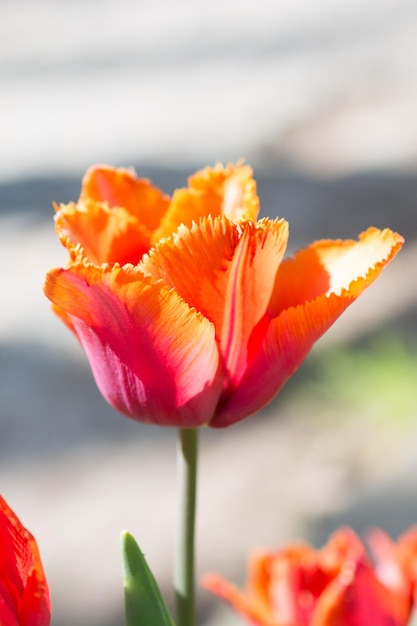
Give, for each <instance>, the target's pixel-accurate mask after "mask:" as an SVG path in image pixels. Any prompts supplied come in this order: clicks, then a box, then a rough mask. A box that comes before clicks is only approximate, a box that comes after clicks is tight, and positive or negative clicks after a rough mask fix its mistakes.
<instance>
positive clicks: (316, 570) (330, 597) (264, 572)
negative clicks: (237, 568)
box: [203, 529, 412, 626]
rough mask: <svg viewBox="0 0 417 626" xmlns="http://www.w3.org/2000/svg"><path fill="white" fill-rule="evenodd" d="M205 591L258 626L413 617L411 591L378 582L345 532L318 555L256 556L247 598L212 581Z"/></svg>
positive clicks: (343, 624) (326, 625) (399, 623)
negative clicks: (224, 601) (218, 597)
mask: <svg viewBox="0 0 417 626" xmlns="http://www.w3.org/2000/svg"><path fill="white" fill-rule="evenodd" d="M203 585H204V587H205V588H206V589H208V590H209V591H212V592H213V593H215V594H216V595H218V596H220V597H221V598H223V599H224V600H226V602H228V603H229V604H230V605H231V606H232V607H233V608H235V609H236V610H237V611H238V612H239V613H240V614H241V615H243V616H244V617H245V618H246V619H247V620H248V622H249V623H251V624H255V625H256V626H370V625H371V624H372V626H407V624H408V622H409V618H410V615H411V611H412V598H411V593H410V588H409V587H408V588H407V586H405V585H403V586H401V587H399V586H398V585H396V584H394V583H393V581H391V582H390V583H389V582H388V581H386V580H385V581H384V580H381V577H380V575H379V572H378V569H376V568H374V567H373V566H372V564H371V562H370V561H369V560H368V557H367V555H366V553H365V549H364V547H363V545H362V543H361V541H360V540H359V539H358V537H357V536H356V535H355V534H354V533H353V531H351V530H349V529H341V530H339V531H338V532H336V533H335V534H334V535H333V536H332V537H331V539H330V540H329V542H328V543H327V545H326V546H324V547H323V548H322V549H320V550H314V549H313V548H312V547H310V546H309V545H304V544H299V545H292V546H288V547H285V548H283V549H282V550H278V551H277V552H273V553H268V552H265V553H259V554H256V555H254V556H253V557H252V559H251V561H250V565H249V576H248V582H247V587H246V591H245V592H241V591H239V590H238V589H237V588H236V587H234V586H233V585H232V584H230V583H229V582H227V581H225V580H224V579H222V578H221V577H219V576H214V575H211V576H207V577H206V578H205V579H204V581H203Z"/></svg>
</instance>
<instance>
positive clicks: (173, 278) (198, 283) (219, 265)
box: [141, 217, 288, 381]
mask: <svg viewBox="0 0 417 626" xmlns="http://www.w3.org/2000/svg"><path fill="white" fill-rule="evenodd" d="M287 237H288V227H287V223H286V222H285V221H283V220H281V221H277V220H276V221H271V220H261V221H260V222H258V223H257V224H254V223H252V222H241V223H236V222H230V221H229V220H228V219H226V218H224V217H222V218H221V217H219V218H216V219H214V220H213V219H211V218H207V219H203V220H201V222H200V224H199V225H197V224H194V225H193V226H192V228H191V229H188V228H185V227H182V228H180V229H179V231H178V234H177V235H176V236H175V237H173V238H170V239H167V240H164V241H163V242H161V243H160V244H159V245H158V246H157V247H156V248H155V249H153V250H151V251H150V253H149V255H147V256H146V257H144V259H143V261H142V263H141V268H142V269H143V271H144V272H145V273H147V274H149V275H150V276H152V278H153V279H154V280H159V279H162V280H163V281H164V282H165V284H166V285H167V286H169V287H172V288H174V289H175V290H176V291H177V292H178V293H179V295H180V296H181V297H182V298H183V299H184V300H185V301H186V302H188V304H189V305H190V306H192V307H195V308H196V309H197V310H198V311H200V313H202V314H203V315H204V316H205V317H207V319H209V320H211V321H212V322H213V324H214V326H215V329H216V337H217V340H218V342H219V346H220V350H221V353H222V356H223V360H224V364H225V367H226V369H227V371H228V372H229V376H230V378H231V379H232V380H233V381H236V380H237V379H239V378H240V377H241V375H242V373H243V370H244V368H245V367H246V364H247V350H248V345H247V344H248V340H249V337H250V335H251V333H252V331H253V329H254V327H255V326H256V325H257V324H258V323H259V322H260V320H261V318H262V317H263V316H264V314H265V311H266V309H267V305H268V301H269V299H270V294H271V291H272V287H273V284H274V280H275V275H276V272H277V269H278V267H279V264H280V261H281V258H282V255H283V253H284V250H285V246H286V243H287ZM196 264H197V267H196Z"/></svg>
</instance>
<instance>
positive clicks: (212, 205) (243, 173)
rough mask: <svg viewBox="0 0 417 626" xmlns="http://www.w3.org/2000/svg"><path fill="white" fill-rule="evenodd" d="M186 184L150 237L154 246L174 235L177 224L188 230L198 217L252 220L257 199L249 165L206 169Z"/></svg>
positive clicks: (256, 208)
mask: <svg viewBox="0 0 417 626" xmlns="http://www.w3.org/2000/svg"><path fill="white" fill-rule="evenodd" d="M188 182H189V187H188V188H187V189H177V190H176V191H175V192H174V194H173V196H172V200H171V204H170V206H169V209H168V211H167V213H166V215H165V217H164V219H163V220H162V223H161V227H160V228H159V229H158V230H157V231H156V232H155V233H154V235H153V242H154V243H156V242H157V241H158V240H159V239H161V238H163V237H168V236H169V235H171V234H172V233H174V232H175V231H176V230H177V228H178V227H179V226H180V225H181V224H184V225H185V226H188V227H191V225H192V223H193V222H198V221H199V220H200V219H201V218H202V217H208V216H211V217H217V216H221V215H224V216H225V217H227V218H229V219H230V220H239V219H247V220H251V221H256V219H257V216H258V212H259V199H258V196H257V195H256V183H255V181H254V179H253V178H252V169H251V168H250V167H249V166H247V165H242V164H237V165H228V166H227V167H223V166H222V165H217V166H216V167H214V168H210V167H206V168H205V169H203V170H201V171H200V172H197V173H196V174H194V176H191V177H190V179H189V181H188Z"/></svg>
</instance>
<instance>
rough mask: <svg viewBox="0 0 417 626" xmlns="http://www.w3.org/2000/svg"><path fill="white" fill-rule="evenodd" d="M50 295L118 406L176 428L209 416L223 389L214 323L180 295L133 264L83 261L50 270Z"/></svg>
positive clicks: (106, 393) (131, 414)
mask: <svg viewBox="0 0 417 626" xmlns="http://www.w3.org/2000/svg"><path fill="white" fill-rule="evenodd" d="M45 293H46V295H47V297H48V298H49V299H50V300H51V301H52V302H53V303H54V304H55V305H57V306H58V307H59V309H60V310H63V311H65V312H66V314H67V315H68V316H69V318H70V320H71V323H72V327H73V329H74V332H75V333H76V334H77V336H78V338H79V340H80V342H81V344H82V345H83V347H84V349H85V351H86V354H87V356H88V359H89V361H90V365H91V367H92V370H93V373H94V376H95V379H96V383H97V385H98V387H99V389H100V390H101V392H102V394H103V396H104V397H105V398H106V399H107V401H108V402H109V403H110V404H111V405H112V406H113V407H114V408H116V409H117V410H119V411H120V412H122V413H124V414H126V415H128V416H129V417H132V418H133V419H137V420H138V421H143V422H152V423H158V424H162V425H170V426H177V427H196V426H200V425H202V424H204V423H206V422H207V421H209V420H210V419H211V416H212V414H213V413H214V410H215V406H216V403H217V401H218V397H219V394H220V388H221V377H220V375H219V372H218V368H219V355H218V350H217V346H216V342H215V335H214V328H213V325H212V324H211V323H210V322H209V321H208V320H207V319H205V318H204V317H203V316H202V315H200V314H198V313H197V312H196V311H195V310H193V309H191V308H190V307H189V306H188V305H187V304H186V303H185V302H183V300H181V298H180V297H179V296H178V294H176V293H175V292H174V291H172V290H169V289H168V288H167V287H166V286H165V285H163V284H162V283H161V282H160V283H158V284H153V283H152V282H151V281H150V280H149V279H148V278H146V277H144V276H143V274H142V273H141V272H140V271H139V270H138V269H137V268H134V267H132V266H125V267H123V268H121V267H119V266H114V267H113V268H110V267H108V266H107V267H97V266H93V265H88V264H83V263H79V264H76V265H72V266H70V268H69V269H67V270H60V269H57V270H52V271H51V272H49V273H48V275H47V279H46V284H45Z"/></svg>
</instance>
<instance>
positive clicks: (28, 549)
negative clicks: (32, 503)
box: [0, 496, 50, 626]
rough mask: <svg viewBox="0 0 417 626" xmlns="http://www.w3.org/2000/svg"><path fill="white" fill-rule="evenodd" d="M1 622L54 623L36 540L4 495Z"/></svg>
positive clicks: (15, 625) (21, 625) (5, 625)
mask: <svg viewBox="0 0 417 626" xmlns="http://www.w3.org/2000/svg"><path fill="white" fill-rule="evenodd" d="M0 624H1V626H49V624H50V604H49V590H48V584H47V582H46V578H45V574H44V572H43V568H42V563H41V560H40V556H39V551H38V547H37V545H36V541H35V539H34V538H33V537H32V535H31V534H30V533H29V531H27V530H26V528H24V527H23V526H22V524H21V522H20V521H19V519H18V518H17V517H16V515H15V514H14V512H13V511H12V510H11V509H10V507H9V506H8V505H7V503H6V502H5V500H4V499H3V498H2V497H1V496H0Z"/></svg>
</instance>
